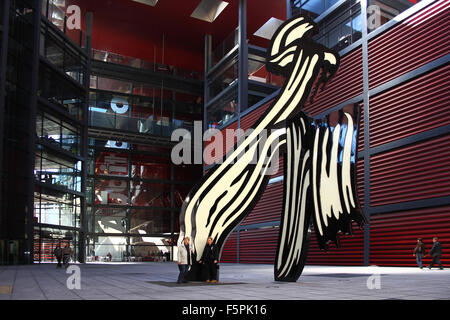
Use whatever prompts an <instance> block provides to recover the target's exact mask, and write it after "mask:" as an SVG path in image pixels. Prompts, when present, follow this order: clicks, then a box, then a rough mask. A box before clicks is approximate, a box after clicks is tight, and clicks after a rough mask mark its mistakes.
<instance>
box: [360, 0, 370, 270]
mask: <svg viewBox="0 0 450 320" xmlns="http://www.w3.org/2000/svg"><path fill="white" fill-rule="evenodd" d="M360 4H361V17H362V19H361V21H362V64H363V101H364V152H365V157H364V215H365V216H366V219H367V221H368V223H367V224H366V225H365V226H364V265H365V266H368V265H369V262H370V214H369V212H368V208H370V155H369V153H368V152H367V150H369V148H370V129H369V128H370V120H369V115H370V112H369V109H370V108H369V57H368V56H369V55H368V40H367V0H361V2H360Z"/></svg>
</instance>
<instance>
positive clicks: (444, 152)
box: [370, 135, 450, 206]
mask: <svg viewBox="0 0 450 320" xmlns="http://www.w3.org/2000/svg"><path fill="white" fill-rule="evenodd" d="M449 159H450V135H445V136H442V137H439V138H437V139H432V140H429V141H425V142H421V143H417V144H414V145H410V146H407V147H403V148H399V149H395V150H393V151H389V152H384V153H381V154H377V155H375V156H373V157H372V158H371V164H370V205H371V206H381V205H387V204H393V203H399V202H406V201H414V200H420V199H427V198H434V197H443V196H449V195H450V179H449V172H450V161H449Z"/></svg>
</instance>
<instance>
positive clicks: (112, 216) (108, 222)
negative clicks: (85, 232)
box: [94, 208, 127, 234]
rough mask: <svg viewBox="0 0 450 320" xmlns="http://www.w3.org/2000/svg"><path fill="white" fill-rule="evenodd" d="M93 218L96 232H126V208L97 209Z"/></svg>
mask: <svg viewBox="0 0 450 320" xmlns="http://www.w3.org/2000/svg"><path fill="white" fill-rule="evenodd" d="M94 218H95V220H94V223H95V232H96V233H120V234H122V233H127V210H126V209H110V208H107V209H103V208H102V209H97V210H95V217H94Z"/></svg>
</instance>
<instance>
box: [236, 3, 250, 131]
mask: <svg viewBox="0 0 450 320" xmlns="http://www.w3.org/2000/svg"><path fill="white" fill-rule="evenodd" d="M238 85H239V87H238V128H241V116H240V114H241V111H243V110H246V109H247V107H248V47H247V0H239V84H238ZM238 140H239V137H238Z"/></svg>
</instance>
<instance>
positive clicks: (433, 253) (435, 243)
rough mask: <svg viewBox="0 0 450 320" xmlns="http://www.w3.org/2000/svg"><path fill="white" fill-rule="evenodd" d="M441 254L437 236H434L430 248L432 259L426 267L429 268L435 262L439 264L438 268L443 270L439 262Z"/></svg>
mask: <svg viewBox="0 0 450 320" xmlns="http://www.w3.org/2000/svg"><path fill="white" fill-rule="evenodd" d="M441 255H442V245H441V243H440V242H439V241H438V238H437V237H434V238H433V247H432V248H431V250H430V256H432V257H433V261H432V262H431V264H430V265H429V266H428V269H430V270H431V268H433V266H434V264H435V263H437V264H438V266H439V269H441V270H444V268H443V267H442V263H441Z"/></svg>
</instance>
